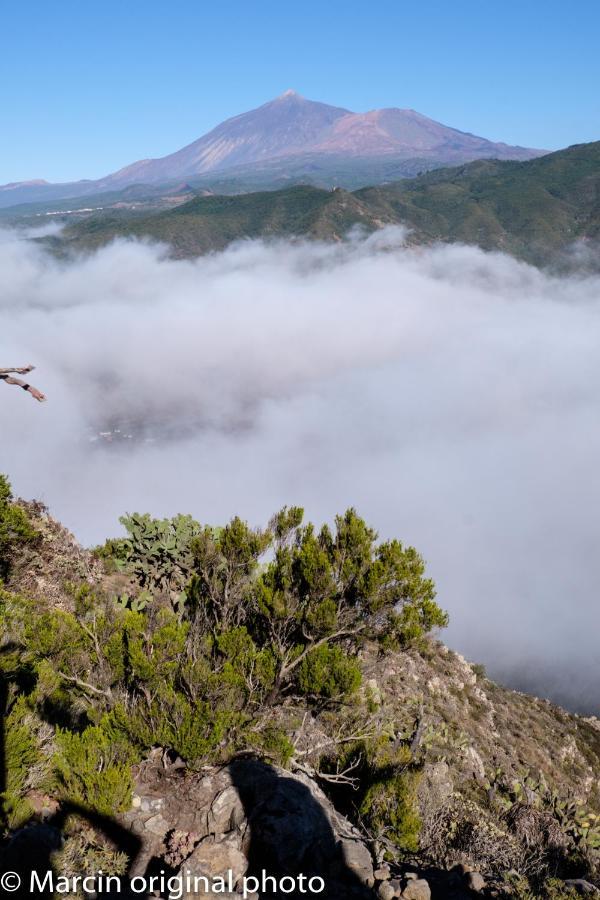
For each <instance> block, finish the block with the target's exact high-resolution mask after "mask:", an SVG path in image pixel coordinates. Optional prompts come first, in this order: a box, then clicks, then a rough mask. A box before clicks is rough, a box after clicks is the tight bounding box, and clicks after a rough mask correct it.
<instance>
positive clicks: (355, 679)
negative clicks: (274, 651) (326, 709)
mask: <svg viewBox="0 0 600 900" xmlns="http://www.w3.org/2000/svg"><path fill="white" fill-rule="evenodd" d="M360 683H361V671H360V666H359V664H358V663H357V661H356V659H353V658H352V657H348V656H347V655H346V654H345V653H344V652H343V650H342V649H341V647H336V646H333V647H330V646H329V645H328V644H321V646H320V647H316V648H315V649H314V650H311V651H310V653H308V654H307V656H305V657H304V659H303V660H302V663H301V664H300V666H299V669H298V687H299V688H300V691H301V693H302V694H305V695H306V696H307V697H323V698H326V699H329V700H331V699H340V698H343V697H348V696H350V695H351V694H353V693H355V692H356V691H357V690H358V688H359V687H360Z"/></svg>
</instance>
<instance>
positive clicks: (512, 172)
mask: <svg viewBox="0 0 600 900" xmlns="http://www.w3.org/2000/svg"><path fill="white" fill-rule="evenodd" d="M355 196H356V197H357V198H359V199H360V200H361V201H362V202H363V203H365V204H366V205H367V206H368V207H369V209H371V210H372V211H373V212H374V213H375V212H378V213H379V215H380V216H381V217H382V218H383V217H385V218H390V219H394V220H396V221H403V222H406V223H407V224H409V225H411V226H412V227H414V228H415V229H416V230H417V232H418V233H419V236H420V239H421V240H425V241H428V240H443V241H462V242H465V243H469V244H477V245H479V246H480V247H483V248H484V249H486V250H505V251H507V252H508V253H512V254H514V255H516V256H519V257H522V258H524V259H527V260H528V261H530V262H535V263H546V262H548V261H549V259H550V258H551V256H552V254H554V253H556V252H557V251H562V250H564V249H566V248H567V247H568V246H569V245H570V244H572V243H573V242H574V241H575V240H577V239H580V238H584V239H591V238H597V237H598V234H599V230H600V142H596V143H593V144H580V145H576V146H573V147H569V148H568V149H566V150H561V151H559V152H558V153H552V154H549V155H548V156H543V157H540V158H539V159H534V160H531V161H528V162H523V163H521V162H500V161H498V160H482V161H478V162H474V163H471V164H470V165H467V166H460V167H458V168H453V169H442V170H438V171H436V172H430V173H427V174H426V175H423V176H421V177H420V178H416V179H413V180H411V181H405V182H402V183H399V184H395V185H389V186H386V187H379V188H365V189H363V190H360V191H358V192H357V193H356V194H355Z"/></svg>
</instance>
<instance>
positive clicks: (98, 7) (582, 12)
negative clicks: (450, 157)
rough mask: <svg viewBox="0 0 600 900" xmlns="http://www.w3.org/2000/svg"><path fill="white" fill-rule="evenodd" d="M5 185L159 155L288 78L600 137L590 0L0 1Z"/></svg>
mask: <svg viewBox="0 0 600 900" xmlns="http://www.w3.org/2000/svg"><path fill="white" fill-rule="evenodd" d="M1 32H2V33H1V35H0V111H1V120H0V121H1V124H0V129H1V131H0V183H6V182H8V181H17V180H25V179H29V178H47V179H48V180H51V181H65V180H72V179H77V178H84V177H88V178H95V177H98V176H101V175H104V174H108V173H109V172H111V171H113V170H115V169H118V168H120V167H121V166H123V165H126V164H127V163H130V162H133V161H134V160H136V159H140V158H144V157H149V156H162V155H164V154H166V153H170V152H172V151H174V150H177V149H179V148H180V147H181V146H183V145H184V144H187V143H189V142H190V141H192V140H194V139H196V138H197V137H199V136H200V135H201V134H203V133H204V132H206V131H208V130H209V129H210V128H211V127H213V126H214V125H216V124H218V123H219V122H220V121H222V120H223V119H225V118H228V117H229V116H232V115H235V114H237V113H239V112H244V111H246V110H247V109H251V108H252V107H254V106H258V105H260V104H261V103H263V102H265V101H266V100H269V99H271V98H272V97H274V96H276V95H277V94H279V93H281V92H282V91H283V90H285V89H287V88H290V87H291V88H294V89H295V90H297V91H299V92H300V93H301V94H304V95H305V96H307V97H309V98H311V99H315V100H323V101H325V102H328V103H332V104H334V105H339V106H346V107H348V108H350V109H353V110H366V109H372V108H374V107H381V106H400V107H412V108H413V109H417V110H419V111H420V112H422V113H424V114H426V115H428V116H431V117H432V118H434V119H437V120H439V121H441V122H444V123H445V124H448V125H452V126H454V127H456V128H460V129H462V130H465V131H472V132H475V133H477V134H480V135H483V136H485V137H488V138H490V139H492V140H504V141H507V142H508V143H519V144H523V145H527V146H534V147H546V148H549V149H554V148H558V147H562V146H566V145H568V144H572V143H577V142H581V141H590V140H597V139H600V54H598V47H597V43H598V38H599V35H600V2H599V0H570V2H565V0H561V2H555V0H544V2H539V0H520V2H514V0H503V2H499V0H494V2H490V0H478V2H473V0H455V2H451V0H445V2H437V0H436V2H432V0H420V2H414V0H411V2H404V0H394V2H388V0H371V2H364V0H363V2H352V0H350V2H348V0H346V2H339V0H322V2H320V3H318V2H313V0H309V2H304V3H291V2H288V3H282V2H271V0H255V2H249V0H248V2H238V0H219V2H218V3H214V2H211V3H205V2H202V0H196V2H190V0H170V2H169V3H167V2H153V0H144V2H141V0H121V2H114V0H102V2H97V0H83V2H82V0H78V2H73V0H54V2H48V0H39V2H29V0H21V2H18V3H17V2H16V0H5V3H4V5H3V11H2V29H1Z"/></svg>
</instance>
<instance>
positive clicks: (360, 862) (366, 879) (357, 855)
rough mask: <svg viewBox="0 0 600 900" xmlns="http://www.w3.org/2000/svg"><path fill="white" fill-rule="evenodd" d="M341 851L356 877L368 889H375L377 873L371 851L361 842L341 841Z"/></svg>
mask: <svg viewBox="0 0 600 900" xmlns="http://www.w3.org/2000/svg"><path fill="white" fill-rule="evenodd" d="M341 850H342V857H343V860H344V863H345V864H346V865H347V866H348V868H349V869H350V871H351V872H354V874H355V875H356V877H357V878H358V879H359V880H360V881H362V883H363V884H366V885H367V887H373V885H374V884H375V873H374V872H373V857H372V856H371V853H370V852H369V849H368V848H367V847H365V845H364V844H361V842H360V841H349V840H343V841H341Z"/></svg>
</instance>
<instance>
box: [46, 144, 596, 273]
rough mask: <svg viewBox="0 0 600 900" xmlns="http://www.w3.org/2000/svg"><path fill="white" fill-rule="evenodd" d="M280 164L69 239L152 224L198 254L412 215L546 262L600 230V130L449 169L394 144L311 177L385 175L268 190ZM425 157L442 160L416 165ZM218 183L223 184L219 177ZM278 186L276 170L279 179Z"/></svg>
mask: <svg viewBox="0 0 600 900" xmlns="http://www.w3.org/2000/svg"><path fill="white" fill-rule="evenodd" d="M277 165H278V164H277V163H276V162H270V163H269V166H268V167H267V169H264V168H263V167H261V173H260V174H259V175H257V174H256V173H246V174H245V176H242V175H241V174H238V175H237V176H236V177H235V178H224V179H220V184H221V190H222V191H224V192H225V193H227V192H229V191H233V192H234V193H238V194H239V196H233V197H227V196H209V197H208V196H207V197H195V198H194V199H192V200H190V201H189V202H187V203H184V204H182V205H180V206H178V207H177V208H176V209H170V210H161V211H157V212H155V213H154V214H150V215H145V216H140V215H139V213H137V212H136V213H134V214H131V213H126V212H122V211H119V213H118V214H116V212H115V211H114V210H111V211H110V212H103V213H100V214H97V215H93V216H91V217H89V218H85V219H83V220H81V221H78V222H77V223H75V224H69V225H67V227H66V229H65V231H64V233H63V236H62V237H61V242H62V243H63V245H64V244H67V245H71V246H74V247H85V248H89V247H96V246H99V245H102V244H105V243H108V242H110V241H111V240H113V239H114V237H115V236H117V235H129V236H148V237H151V238H154V239H157V240H160V241H162V242H165V243H170V244H171V245H172V246H173V249H174V253H175V254H176V255H177V256H179V257H182V256H188V257H189V256H196V255H198V254H201V253H206V252H209V251H211V250H215V249H221V248H223V247H225V246H226V245H227V244H228V243H229V242H231V241H232V240H236V239H237V238H240V237H261V236H262V237H268V238H272V237H273V236H274V235H278V236H281V237H284V236H286V235H295V236H302V235H304V236H313V237H317V238H319V239H333V240H338V239H339V236H340V235H343V234H347V233H348V231H349V230H350V228H351V227H352V226H356V225H359V226H360V227H361V228H363V229H366V230H368V231H372V230H375V229H376V228H378V227H380V226H381V223H382V222H384V223H388V224H395V223H396V224H397V223H401V224H402V225H406V226H408V227H409V228H410V229H411V232H412V240H413V241H416V242H419V243H425V244H429V243H431V242H432V241H436V240H438V241H458V242H460V243H468V244H474V245H477V246H480V247H483V248H484V249H486V250H502V251H504V252H510V253H514V254H515V255H517V256H519V257H521V258H523V259H526V260H527V261H528V262H533V263H535V264H542V265H545V264H547V263H548V262H552V263H554V264H556V262H557V257H559V256H560V251H561V250H566V249H568V248H569V247H570V246H571V245H572V244H573V242H574V241H576V240H578V239H584V240H585V239H591V240H593V239H595V238H596V237H597V235H598V231H599V216H598V207H597V200H596V198H597V195H598V185H599V181H598V179H599V175H598V173H599V171H600V142H594V143H588V144H583V145H582V144H579V145H576V146H573V147H569V148H567V149H565V150H561V151H559V152H557V153H551V154H548V155H545V156H541V157H540V158H538V159H533V160H528V161H525V162H513V161H500V160H492V159H487V160H478V161H475V162H472V163H470V164H468V165H461V166H458V167H455V168H443V169H440V168H438V165H439V162H438V161H436V160H432V159H428V160H421V161H419V160H411V161H408V162H407V161H406V160H398V159H394V158H393V156H392V157H389V158H386V160H385V161H382V159H381V158H380V159H378V160H370V161H369V162H368V164H367V163H366V161H365V160H364V159H362V160H360V161H359V160H353V161H352V162H351V163H346V164H344V163H343V161H341V160H340V159H339V158H337V157H336V158H335V164H334V169H335V174H333V173H332V172H331V171H330V170H329V171H328V164H327V163H323V164H320V165H319V171H316V172H315V171H313V172H311V173H310V180H311V182H313V183H314V182H315V181H316V183H321V184H323V183H325V184H328V185H331V182H332V179H333V180H334V182H335V184H340V183H341V184H345V185H347V186H350V187H355V186H360V185H361V184H362V185H366V184H376V183H377V182H385V183H382V184H380V185H379V186H378V187H363V188H362V189H361V190H358V191H356V192H355V193H353V194H349V193H347V192H346V191H333V192H332V191H327V190H319V189H318V188H316V187H312V186H310V185H309V184H307V183H306V181H307V174H306V171H304V172H303V173H297V176H296V177H299V178H301V180H302V182H303V183H302V184H300V185H294V186H288V187H285V188H284V189H282V190H270V191H268V190H262V189H261V187H262V183H263V182H262V179H263V178H266V179H267V181H269V180H271V179H273V178H274V174H275V173H274V171H273V166H277ZM289 165H290V163H289V161H288V160H286V171H285V173H281V172H280V173H279V174H280V175H281V176H283V175H285V178H289V171H288V167H289ZM331 165H333V163H331ZM365 165H367V168H368V172H367V171H366V170H365ZM323 166H325V168H323ZM347 166H350V170H348V168H347ZM340 167H341V170H340ZM357 168H358V169H359V170H362V171H360V174H357ZM344 169H345V171H344ZM425 169H437V171H433V172H429V173H427V174H425V175H422V176H421V177H417V178H414V177H413V176H414V175H416V174H417V173H419V172H420V170H425ZM407 176H408V177H407ZM340 179H342V180H341V181H340ZM279 181H281V178H280V179H279ZM208 186H209V187H211V189H214V187H215V182H214V180H213V178H212V177H211V179H210V184H209V185H208ZM277 186H278V185H277V179H276V178H275V183H274V184H272V185H271V187H277ZM252 189H254V192H249V190H250V191H252ZM53 240H54V241H56V239H55V238H54V239H53ZM565 256H566V254H565Z"/></svg>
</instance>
